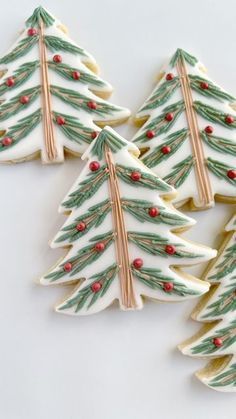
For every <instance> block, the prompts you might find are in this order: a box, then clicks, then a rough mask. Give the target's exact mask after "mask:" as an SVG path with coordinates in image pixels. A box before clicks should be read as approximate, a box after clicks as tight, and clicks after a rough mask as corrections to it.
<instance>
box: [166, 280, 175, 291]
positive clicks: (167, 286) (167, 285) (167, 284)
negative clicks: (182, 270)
mask: <svg viewBox="0 0 236 419" xmlns="http://www.w3.org/2000/svg"><path fill="white" fill-rule="evenodd" d="M173 288H174V284H173V283H172V282H165V284H164V285H163V289H164V291H165V292H171V291H172V290H173Z"/></svg>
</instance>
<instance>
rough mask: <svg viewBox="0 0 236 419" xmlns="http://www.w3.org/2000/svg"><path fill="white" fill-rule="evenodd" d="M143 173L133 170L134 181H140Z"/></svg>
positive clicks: (131, 175)
mask: <svg viewBox="0 0 236 419" xmlns="http://www.w3.org/2000/svg"><path fill="white" fill-rule="evenodd" d="M141 176H142V175H141V173H140V172H132V173H131V174H130V177H131V179H132V180H133V181H134V182H138V181H139V180H140V179H141Z"/></svg>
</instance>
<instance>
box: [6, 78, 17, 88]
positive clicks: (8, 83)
mask: <svg viewBox="0 0 236 419" xmlns="http://www.w3.org/2000/svg"><path fill="white" fill-rule="evenodd" d="M5 84H6V85H7V86H8V87H12V86H14V84H15V80H14V78H13V77H8V79H6V81H5Z"/></svg>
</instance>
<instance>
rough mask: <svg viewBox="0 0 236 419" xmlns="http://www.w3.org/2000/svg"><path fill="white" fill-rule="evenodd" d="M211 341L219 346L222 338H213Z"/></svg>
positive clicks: (221, 343)
mask: <svg viewBox="0 0 236 419" xmlns="http://www.w3.org/2000/svg"><path fill="white" fill-rule="evenodd" d="M213 343H214V345H215V346H217V347H218V348H219V347H220V346H222V345H223V340H222V339H221V338H214V339H213Z"/></svg>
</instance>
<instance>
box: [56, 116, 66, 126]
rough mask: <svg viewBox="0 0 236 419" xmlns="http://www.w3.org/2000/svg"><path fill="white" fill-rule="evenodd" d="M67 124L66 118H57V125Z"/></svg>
mask: <svg viewBox="0 0 236 419" xmlns="http://www.w3.org/2000/svg"><path fill="white" fill-rule="evenodd" d="M65 123H66V120H65V118H63V116H58V117H57V124H58V125H65Z"/></svg>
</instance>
